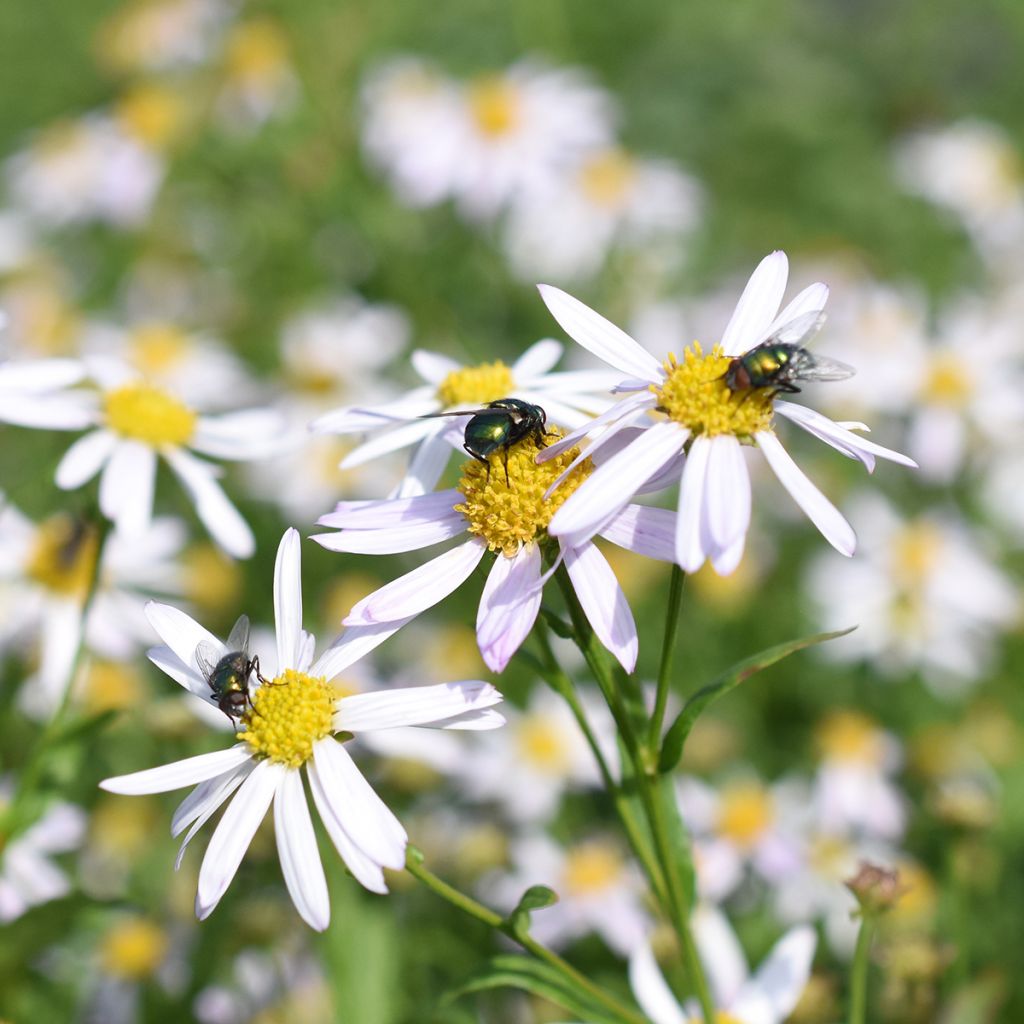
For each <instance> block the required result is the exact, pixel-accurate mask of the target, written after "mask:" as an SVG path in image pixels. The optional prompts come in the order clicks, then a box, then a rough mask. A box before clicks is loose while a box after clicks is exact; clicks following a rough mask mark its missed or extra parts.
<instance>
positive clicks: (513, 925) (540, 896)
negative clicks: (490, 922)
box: [505, 885, 558, 938]
mask: <svg viewBox="0 0 1024 1024" xmlns="http://www.w3.org/2000/svg"><path fill="white" fill-rule="evenodd" d="M557 902H558V893H556V892H555V891H554V889H549V888H548V887H547V886H546V885H531V886H530V888H529V889H527V890H526V892H524V893H523V895H522V896H520V898H519V902H518V903H517V904H516V908H515V910H513V911H512V913H511V914H509V915H508V917H507V918H506V919H505V920H506V922H507V924H508V927H509V928H510V929H511V931H512V934H513V935H515V936H516V938H524V937H525V936H526V935H528V934H529V931H530V912H531V911H533V910H543V908H544V907H550V906H551V905H552V904H553V903H557Z"/></svg>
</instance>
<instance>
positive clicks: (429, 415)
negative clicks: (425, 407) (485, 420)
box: [416, 409, 494, 420]
mask: <svg viewBox="0 0 1024 1024" xmlns="http://www.w3.org/2000/svg"><path fill="white" fill-rule="evenodd" d="M482 412H494V410H493V409H453V410H452V411H451V412H425V413H423V415H422V416H417V417H416V418H417V419H420V420H432V419H436V418H437V417H438V416H479V415H480V413H482Z"/></svg>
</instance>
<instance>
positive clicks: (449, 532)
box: [309, 498, 466, 555]
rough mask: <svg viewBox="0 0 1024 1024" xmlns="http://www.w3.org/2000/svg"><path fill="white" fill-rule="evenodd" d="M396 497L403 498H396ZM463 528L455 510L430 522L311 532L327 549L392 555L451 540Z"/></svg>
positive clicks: (461, 518)
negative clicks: (333, 531)
mask: <svg viewBox="0 0 1024 1024" xmlns="http://www.w3.org/2000/svg"><path fill="white" fill-rule="evenodd" d="M396 500H399V501H404V500H406V499H403V498H399V499H396ZM465 532H466V520H465V517H464V516H463V515H462V513H461V512H455V513H454V514H452V515H450V516H446V517H445V518H444V519H440V520H438V521H437V522H434V523H417V524H414V525H412V526H390V527H384V528H383V529H380V530H341V531H339V532H338V533H314V534H313V536H312V537H310V538H309V539H310V540H315V541H316V542H317V544H319V545H320V546H321V547H323V548H327V550H328V551H346V552H349V553H352V554H360V555H396V554H399V553H400V552H403V551H419V549H420V548H429V547H433V546H434V545H435V544H440V543H441V542H442V541H446V540H451V538H452V537H457V536H458V535H459V534H460V533H465Z"/></svg>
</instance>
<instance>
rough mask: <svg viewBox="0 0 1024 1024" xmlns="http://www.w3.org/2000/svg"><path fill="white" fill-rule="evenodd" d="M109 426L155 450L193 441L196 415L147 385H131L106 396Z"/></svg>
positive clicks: (176, 400)
mask: <svg viewBox="0 0 1024 1024" xmlns="http://www.w3.org/2000/svg"><path fill="white" fill-rule="evenodd" d="M104 411H105V412H106V419H107V426H109V427H110V429H111V430H114V431H116V432H117V433H118V434H120V435H121V436H122V437H127V438H131V439H132V440H134V441H142V442H144V443H145V444H149V445H152V446H153V447H154V448H157V447H160V446H162V445H183V444H186V443H187V442H188V441H189V440H191V438H192V434H193V433H194V432H195V428H196V414H195V413H194V412H193V411H192V410H191V409H190V408H189V407H188V406H187V405H185V404H184V403H182V402H179V401H178V399H177V398H174V397H173V396H171V395H169V394H167V393H166V392H165V391H161V390H160V389H159V388H154V387H151V386H150V385H148V384H128V385H126V386H125V387H121V388H117V389H115V390H114V391H108V392H107V394H106V395H105V396H104Z"/></svg>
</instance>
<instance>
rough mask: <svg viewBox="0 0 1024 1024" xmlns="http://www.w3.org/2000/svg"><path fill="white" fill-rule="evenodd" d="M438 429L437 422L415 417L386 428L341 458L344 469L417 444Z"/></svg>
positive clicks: (353, 467) (352, 467)
mask: <svg viewBox="0 0 1024 1024" xmlns="http://www.w3.org/2000/svg"><path fill="white" fill-rule="evenodd" d="M436 431H437V423H436V422H434V421H433V420H429V419H422V420H421V419H415V420H413V421H412V422H411V423H403V424H401V425H399V426H397V427H395V428H394V429H393V430H386V431H384V432H383V433H381V434H377V435H376V436H375V437H371V438H370V440H369V441H364V442H363V443H362V444H361V445H359V446H357V447H356V448H353V449H352V451H350V452H349V453H348V454H347V455H346V456H345V458H343V459H342V460H341V468H342V469H355V467H356V466H362V465H363V464H364V463H367V462H372V461H373V460H374V459H378V458H380V457H381V456H382V455H387V454H388V453H390V452H397V451H398V450H399V449H401V448H408V446H409V445H411V444H416V442H417V441H420V440H422V439H423V438H424V437H426V436H427V435H428V434H433V433H435V432H436Z"/></svg>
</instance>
